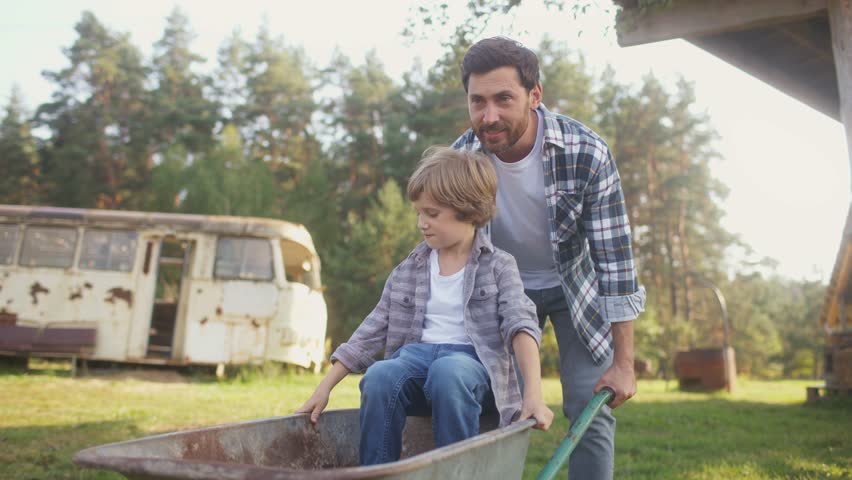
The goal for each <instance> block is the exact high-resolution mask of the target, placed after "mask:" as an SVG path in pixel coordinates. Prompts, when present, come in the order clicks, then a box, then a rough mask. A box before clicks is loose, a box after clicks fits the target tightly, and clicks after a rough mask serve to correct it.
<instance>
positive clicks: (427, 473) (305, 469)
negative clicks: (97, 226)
mask: <svg viewBox="0 0 852 480" xmlns="http://www.w3.org/2000/svg"><path fill="white" fill-rule="evenodd" d="M496 420H497V419H496V415H485V416H483V417H482V422H481V427H480V431H481V433H480V434H479V435H477V436H475V437H472V438H469V439H467V440H465V441H462V442H458V443H455V444H452V445H448V446H446V447H442V448H438V449H434V444H433V443H432V429H431V418H430V417H409V418H408V421H407V423H406V427H405V432H404V434H403V453H402V459H401V460H400V461H398V462H393V463H388V464H384V465H375V466H369V467H361V466H358V443H359V441H358V438H359V433H360V427H359V420H358V410H357V409H347V410H329V411H327V412H325V413H323V414H322V415H321V416H320V420H319V422H317V424H316V425H311V424H310V423H309V422H308V420H307V416H306V415H304V414H298V415H289V416H286V417H275V418H268V419H262V420H253V421H247V422H239V423H232V424H226V425H220V426H215V427H207V428H199V429H194V430H186V431H181V432H175V433H167V434H162V435H154V436H150V437H144V438H140V439H136V440H129V441H125V442H119V443H111V444H107V445H101V446H96V447H92V448H88V449H86V450H82V451H80V452H78V453H77V454H76V455H75V456H74V463H76V464H77V465H80V466H83V467H89V468H98V469H104V470H112V471H116V472H119V473H121V474H123V475H124V476H126V477H127V478H130V479H145V480H151V479H194V480H237V479H240V480H243V479H249V478H250V479H253V480H285V479H286V480H296V479H317V480H321V479H332V478H333V479H340V480H344V479H406V480H425V479H437V478H448V479H449V478H464V479H483V480H485V479H488V480H492V479H497V478H499V479H520V478H521V476H522V474H523V468H524V460H525V459H526V454H527V448H528V446H529V436H530V429H531V427H532V426H533V425H534V424H535V421H534V420H525V421H523V422H518V423H514V424H512V425H509V426H508V427H504V428H495V427H496V424H497V422H496Z"/></svg>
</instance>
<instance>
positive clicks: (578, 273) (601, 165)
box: [453, 105, 645, 363]
mask: <svg viewBox="0 0 852 480" xmlns="http://www.w3.org/2000/svg"><path fill="white" fill-rule="evenodd" d="M539 110H540V112H541V113H542V117H543V118H544V142H543V150H542V162H543V164H542V168H543V169H544V195H545V197H546V203H547V211H548V217H549V219H550V243H551V245H552V246H553V259H554V261H555V263H556V267H557V270H558V272H559V276H560V278H561V281H562V289H563V291H564V292H565V297H566V299H567V301H568V306H569V307H570V308H571V311H572V312H573V315H572V316H571V317H572V320H573V322H574V327H575V328H576V329H577V333H578V334H579V335H580V338H581V339H582V340H583V342H584V343H585V345H586V347H587V348H588V349H589V352H591V354H592V357H593V358H594V360H595V362H597V363H601V362H603V361H604V359H606V358H607V357H608V356H609V355H611V354H612V330H611V327H610V323H611V322H616V321H625V320H633V319H635V318H636V317H638V316H639V313H641V312H642V311H644V307H645V289H644V287H642V286H641V285H640V284H639V279H638V277H637V274H636V267H635V265H634V263H633V252H632V249H631V247H630V223H629V221H628V219H627V212H626V211H625V208H624V193H623V192H622V191H621V181H620V179H619V176H618V171H617V170H616V166H615V161H614V160H613V158H612V156H611V155H610V152H609V147H608V146H607V144H606V142H604V140H603V139H602V138H600V137H599V136H598V135H597V134H596V133H595V132H593V131H592V130H591V129H589V128H588V127H586V126H585V125H583V124H582V123H580V122H578V121H576V120H574V119H572V118H569V117H567V116H564V115H558V114H554V113H551V112H549V111H548V110H547V109H546V108H545V107H544V105H541V106H540V107H539ZM453 148H456V149H461V150H478V151H484V149H483V147H482V144H481V143H480V142H479V139H478V138H476V135H475V134H474V133H473V130H468V131H467V132H465V133H464V135H462V136H461V137H459V139H458V140H456V141H455V143H454V144H453ZM484 230H485V231H486V233H487V232H488V231H489V228H488V227H486V228H485V229H484Z"/></svg>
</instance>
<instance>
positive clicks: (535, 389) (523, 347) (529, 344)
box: [512, 332, 553, 430]
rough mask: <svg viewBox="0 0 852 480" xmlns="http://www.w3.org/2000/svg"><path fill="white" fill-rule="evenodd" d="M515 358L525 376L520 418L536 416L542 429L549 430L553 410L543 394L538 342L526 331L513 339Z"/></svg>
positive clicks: (539, 427)
mask: <svg viewBox="0 0 852 480" xmlns="http://www.w3.org/2000/svg"><path fill="white" fill-rule="evenodd" d="M512 345H513V346H514V348H515V358H517V360H518V367H519V368H520V369H521V375H523V377H524V403H523V406H522V407H521V416H520V417H519V420H526V419H527V418H535V420H536V422H537V423H536V426H535V428H538V429H540V430H547V429H548V428H550V424H551V422H553V412H552V411H551V410H550V409H549V408H548V407H547V405H545V403H544V399H543V397H542V394H541V360H540V359H539V354H538V344H537V343H536V341H535V339H533V337H531V336H530V335H529V334H527V333H526V332H520V333H518V334H517V335H515V338H513V339H512Z"/></svg>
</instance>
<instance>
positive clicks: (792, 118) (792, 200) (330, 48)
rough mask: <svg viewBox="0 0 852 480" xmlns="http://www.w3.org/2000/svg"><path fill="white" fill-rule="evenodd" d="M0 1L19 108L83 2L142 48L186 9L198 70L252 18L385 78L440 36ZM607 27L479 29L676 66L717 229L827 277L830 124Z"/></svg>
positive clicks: (781, 265)
mask: <svg viewBox="0 0 852 480" xmlns="http://www.w3.org/2000/svg"><path fill="white" fill-rule="evenodd" d="M458 3H463V2H458ZM602 3H603V4H606V2H602ZM0 5H2V6H3V7H4V8H2V11H3V12H4V15H3V17H2V18H0V60H2V67H0V106H5V105H6V103H7V101H8V98H9V93H10V92H11V89H12V87H13V86H17V88H18V89H19V90H20V92H21V93H22V94H23V98H24V102H25V104H26V106H27V107H28V108H30V109H34V108H35V107H36V106H37V105H39V104H40V103H42V102H45V101H47V100H48V99H49V98H50V95H51V93H52V92H53V86H52V85H51V83H50V82H48V81H47V80H45V79H44V78H43V77H42V75H41V72H42V71H44V70H48V71H56V70H59V69H62V68H64V67H65V66H67V65H68V61H67V58H66V57H65V56H64V54H63V49H64V48H67V47H69V46H71V44H72V43H73V42H74V40H75V38H76V32H75V31H74V25H75V23H76V22H77V21H79V19H80V17H81V14H82V12H83V11H84V10H89V11H91V12H92V13H94V14H95V15H96V16H97V17H98V19H99V20H100V21H101V22H102V23H103V24H104V25H106V26H107V27H108V28H109V29H110V30H112V31H117V32H126V33H129V34H130V39H131V41H132V42H133V44H134V45H136V46H137V47H138V48H140V49H141V50H142V52H143V53H144V54H145V55H146V56H149V55H150V53H151V46H152V45H153V43H154V42H155V41H156V40H157V39H159V38H160V36H161V35H162V31H163V28H164V26H165V18H166V17H167V16H168V14H169V13H170V12H171V11H172V9H173V8H174V7H176V6H177V7H179V8H181V10H183V12H184V13H186V14H187V16H188V17H189V20H190V24H191V27H192V29H193V31H194V32H195V34H196V39H195V42H194V43H193V49H194V51H196V52H197V53H200V54H201V55H202V56H204V57H206V58H207V64H206V65H205V66H204V67H203V68H204V69H206V70H208V71H209V70H212V68H213V67H214V65H215V59H216V51H217V49H218V47H219V46H220V45H221V43H222V41H223V40H224V39H225V37H226V36H228V35H229V34H230V33H231V32H233V31H234V30H235V29H239V30H240V31H241V32H242V33H243V35H244V38H247V39H252V38H253V36H254V34H255V33H256V31H257V29H258V26H259V25H260V24H261V23H262V22H266V23H267V25H268V26H269V29H270V31H271V32H272V33H273V34H280V35H282V36H283V38H284V40H285V42H286V43H287V44H288V45H290V46H297V47H301V48H303V49H304V51H305V52H306V54H307V56H308V57H309V58H310V59H311V61H312V62H313V63H314V64H315V65H318V66H322V65H325V64H327V63H328V61H329V60H330V58H331V56H332V53H333V52H334V51H335V49H339V50H340V51H342V52H343V53H344V54H346V55H347V56H348V57H349V58H350V59H351V60H352V61H353V63H356V64H359V63H362V62H363V59H364V56H365V54H366V53H367V52H368V51H370V50H375V52H376V53H377V54H378V56H379V58H381V59H382V61H383V63H384V66H385V70H386V72H387V73H388V74H389V75H390V76H391V77H392V78H395V79H399V78H401V75H402V74H403V73H404V72H406V71H409V70H410V69H411V68H412V65H414V62H416V61H419V62H421V63H422V65H424V66H427V67H428V66H430V65H432V63H433V62H434V61H435V59H437V58H438V56H440V54H441V52H442V50H441V48H440V45H441V41H442V40H443V39H444V38H446V37H445V36H446V34H447V31H446V30H438V31H435V32H433V33H432V34H430V35H429V37H428V38H424V39H421V40H417V41H415V42H413V43H411V42H407V41H406V40H405V39H404V38H403V37H402V36H401V35H400V32H401V31H402V29H403V28H404V27H405V25H406V20H407V19H408V18H409V17H410V15H412V12H413V11H415V10H412V9H413V8H416V6H417V5H418V2H416V1H414V0H362V1H360V2H353V1H351V0H350V1H347V0H312V1H310V2H304V1H292V0H278V1H268V2H261V1H256V0H241V1H240V2H210V1H203V0H182V1H178V0H171V1H168V0H146V1H145V2H130V1H126V0H110V1H106V0H75V1H73V2H69V1H65V0H28V1H26V2H21V1H17V0H15V1H13V0H0ZM611 25H612V19H611V17H610V16H609V15H607V14H605V13H604V12H599V11H594V12H592V13H590V14H587V15H585V16H582V17H580V19H579V20H575V19H574V18H573V17H572V15H571V14H570V13H568V12H556V11H552V10H547V9H545V8H544V7H543V6H541V5H539V0H525V2H524V3H523V6H522V8H520V9H518V10H517V11H516V12H515V14H514V15H513V16H512V17H510V18H508V19H506V20H504V21H502V22H499V23H496V24H494V25H492V26H491V27H490V28H489V29H488V30H487V31H486V32H485V33H484V36H490V35H493V34H510V35H512V36H513V37H515V38H516V39H518V40H520V41H521V42H523V43H524V44H526V45H528V46H530V47H532V48H535V47H536V46H537V45H538V44H539V42H540V40H541V38H542V36H543V35H545V34H546V35H548V36H549V37H550V38H552V39H554V40H557V41H562V42H565V43H566V44H567V45H568V46H569V47H570V48H572V49H574V50H576V51H578V52H580V53H582V54H583V55H584V56H585V58H586V64H587V67H588V68H589V70H590V72H591V73H593V74H598V73H600V72H601V71H603V69H604V68H605V67H606V66H607V65H611V66H612V67H613V68H614V69H615V71H616V76H617V78H618V79H619V80H620V81H622V82H626V83H630V84H633V85H637V86H638V85H639V82H640V81H641V79H642V78H643V76H645V75H647V74H649V73H653V74H654V75H655V76H656V77H657V78H659V79H660V80H661V81H663V83H664V84H666V85H669V86H671V88H672V90H671V91H673V86H674V82H675V81H676V80H677V79H678V78H680V77H683V78H685V79H687V80H688V81H690V82H692V83H693V84H694V86H695V94H696V97H697V100H696V105H695V107H696V109H698V110H699V111H703V112H706V113H707V114H708V116H709V118H710V125H711V126H712V127H713V128H714V129H715V130H716V131H717V132H718V134H719V136H720V139H719V141H718V142H717V144H716V150H717V151H718V152H719V153H720V155H721V159H719V160H717V161H714V163H713V164H712V168H711V170H712V172H713V174H714V175H715V176H716V178H718V179H719V180H721V181H722V182H723V183H724V184H725V185H727V186H728V188H729V189H730V193H729V195H728V197H727V198H726V199H725V200H724V201H723V204H722V207H723V209H724V211H725V216H724V218H723V220H722V224H723V226H724V227H725V228H727V229H728V230H729V231H731V232H733V233H736V234H738V235H739V236H740V237H741V239H742V240H743V241H745V242H746V243H747V244H749V245H750V246H751V247H752V248H753V249H754V251H755V255H757V256H759V257H770V258H773V259H775V260H776V261H777V262H778V268H777V272H778V273H779V274H781V275H784V276H787V277H790V278H793V279H797V280H799V279H808V280H823V281H827V280H828V279H829V277H830V275H831V272H832V269H833V265H834V261H835V257H836V254H837V250H838V247H839V245H840V239H841V234H842V230H843V225H844V222H845V219H846V214H847V211H848V206H849V202H850V170H849V163H850V162H849V157H848V154H847V147H846V139H845V136H844V131H843V127H842V125H841V124H840V123H839V122H837V121H835V120H833V119H830V118H828V117H827V116H825V115H823V114H821V113H819V112H816V111H815V110H812V109H810V108H809V107H807V106H804V105H803V104H801V103H799V102H798V101H796V100H794V99H792V98H790V97H788V96H786V95H784V94H782V93H780V92H779V91H777V90H775V89H773V88H772V87H770V86H768V85H767V84H765V83H763V82H761V81H759V80H757V79H755V78H753V77H751V76H749V75H747V74H746V73H744V72H742V71H740V70H738V69H736V68H734V67H732V66H730V65H728V64H727V63H725V62H723V61H722V60H719V59H717V58H716V57H714V56H712V55H710V54H708V53H706V52H704V51H703V50H700V49H698V48H696V47H694V46H692V45H691V44H689V43H687V42H684V41H681V40H671V41H666V42H659V43H655V44H650V45H643V46H637V47H628V48H622V47H619V46H618V44H617V42H616V40H615V32H614V31H613V29H612V28H611ZM608 26H610V28H608ZM543 87H544V101H545V104H546V103H547V85H546V84H545V85H544V86H543ZM566 113H568V114H569V115H570V112H566ZM580 120H582V119H580ZM451 140H452V139H447V141H448V142H449V141H451Z"/></svg>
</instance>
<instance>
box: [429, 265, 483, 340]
mask: <svg viewBox="0 0 852 480" xmlns="http://www.w3.org/2000/svg"><path fill="white" fill-rule="evenodd" d="M429 269H430V275H429V300H428V301H427V302H426V319H425V320H424V322H423V336H422V337H421V339H420V341H421V342H423V343H462V344H467V345H471V341H470V337H468V335H467V332H465V329H464V267H462V269H461V270H459V271H458V272H456V273H454V274H452V275H447V276H443V275H441V274H440V271H441V267H440V266H438V251H437V250H432V253H431V254H430V255H429Z"/></svg>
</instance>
